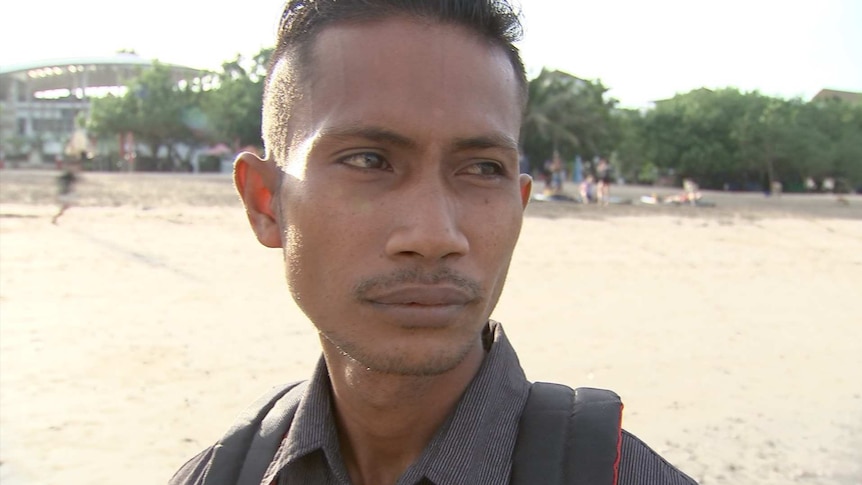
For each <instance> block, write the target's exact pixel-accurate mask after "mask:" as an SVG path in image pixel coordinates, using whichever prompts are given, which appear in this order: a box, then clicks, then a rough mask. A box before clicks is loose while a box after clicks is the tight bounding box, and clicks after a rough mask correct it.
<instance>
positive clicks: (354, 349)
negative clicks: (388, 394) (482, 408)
mask: <svg viewBox="0 0 862 485" xmlns="http://www.w3.org/2000/svg"><path fill="white" fill-rule="evenodd" d="M479 328H480V330H479V331H478V332H477V333H476V335H475V338H472V339H471V338H465V339H464V340H462V341H458V342H457V346H454V345H453V346H446V347H444V348H435V349H418V350H416V349H409V348H394V349H393V348H389V349H385V350H379V349H371V348H367V347H365V346H363V345H361V344H360V343H358V342H357V341H356V340H355V339H350V338H342V337H341V336H340V335H338V333H337V332H334V333H333V332H330V333H324V332H323V331H319V334H320V338H321V342H322V343H323V344H324V346H326V345H327V343H328V344H329V345H331V346H332V347H334V348H335V350H336V351H337V352H338V353H339V354H340V355H341V356H343V357H345V358H347V359H349V360H350V361H352V362H353V363H355V364H358V366H360V367H361V368H362V369H364V370H365V371H367V372H374V373H378V374H389V375H396V376H404V377H434V376H439V375H442V374H445V373H447V372H449V371H451V370H452V369H455V368H456V367H458V366H459V365H460V364H461V363H462V362H464V359H465V358H466V357H467V355H468V354H469V353H470V351H471V350H472V349H473V347H474V346H476V345H481V327H479ZM416 338H417V339H421V338H422V336H420V335H417V336H416Z"/></svg>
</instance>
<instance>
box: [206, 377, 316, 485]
mask: <svg viewBox="0 0 862 485" xmlns="http://www.w3.org/2000/svg"><path fill="white" fill-rule="evenodd" d="M305 387H306V383H305V382H294V383H291V384H288V385H287V386H284V387H280V388H274V389H273V390H272V391H270V392H269V393H267V394H265V395H263V396H261V397H260V398H259V399H258V400H257V401H255V403H254V404H252V405H251V406H249V407H248V408H247V409H246V410H245V411H244V412H243V413H242V414H241V415H240V416H239V418H237V420H236V422H235V423H234V425H233V426H232V427H231V429H230V430H229V431H228V432H227V433H225V435H224V436H223V437H222V439H220V440H219V442H218V443H217V444H216V445H215V447H213V452H212V456H211V458H210V460H209V466H208V469H207V471H206V474H205V476H204V480H203V483H204V484H213V485H224V484H239V485H245V483H254V485H259V484H260V480H261V479H262V478H263V474H264V473H265V472H266V469H267V467H268V466H269V463H270V461H271V460H272V458H273V456H275V452H276V451H277V450H278V447H279V445H280V444H281V440H282V438H283V437H284V434H285V433H286V432H287V429H288V427H289V426H290V423H291V422H292V421H293V415H294V413H295V412H296V408H297V405H298V404H299V400H300V398H301V397H302V394H303V392H304V390H305ZM255 476H256V477H257V478H256V481H255V478H254V477H255ZM241 480H242V481H241Z"/></svg>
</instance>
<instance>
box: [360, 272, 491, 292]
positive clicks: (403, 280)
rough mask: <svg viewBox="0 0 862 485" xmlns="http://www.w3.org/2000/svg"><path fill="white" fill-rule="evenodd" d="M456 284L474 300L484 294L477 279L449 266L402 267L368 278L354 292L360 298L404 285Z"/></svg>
mask: <svg viewBox="0 0 862 485" xmlns="http://www.w3.org/2000/svg"><path fill="white" fill-rule="evenodd" d="M440 284H446V285H451V286H454V287H456V288H458V289H460V290H461V291H463V292H464V293H466V294H468V295H470V298H471V299H472V300H475V299H478V298H479V296H480V295H481V294H482V286H481V285H480V284H479V283H478V282H477V281H476V280H473V279H471V278H468V277H466V276H463V275H461V274H459V273H457V272H455V271H453V270H451V269H449V268H444V269H441V270H437V271H431V272H429V271H427V270H423V269H419V268H412V269H400V270H397V271H394V272H392V273H389V274H384V275H379V276H374V277H371V278H368V279H366V280H364V281H362V282H360V283H359V284H357V285H356V286H355V287H354V288H353V294H354V296H356V298H358V299H360V300H366V299H368V296H369V295H370V294H373V293H379V292H382V291H386V290H388V289H391V288H397V287H399V286H403V285H440Z"/></svg>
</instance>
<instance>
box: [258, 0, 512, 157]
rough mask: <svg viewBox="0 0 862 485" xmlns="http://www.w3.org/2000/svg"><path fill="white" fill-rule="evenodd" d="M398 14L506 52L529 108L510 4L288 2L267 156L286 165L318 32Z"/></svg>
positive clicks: (267, 103) (267, 125)
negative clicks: (291, 126) (284, 65)
mask: <svg viewBox="0 0 862 485" xmlns="http://www.w3.org/2000/svg"><path fill="white" fill-rule="evenodd" d="M396 16H406V17H413V18H417V19H421V20H429V21H433V22H437V23H440V24H451V25H457V26H461V27H465V28H466V29H467V30H468V31H470V32H473V33H475V34H477V35H478V36H479V37H480V38H482V39H485V40H487V41H489V42H490V43H491V44H492V45H495V46H498V47H500V48H502V49H503V50H504V51H505V53H506V55H507V56H508V58H509V61H510V62H511V64H512V69H513V70H514V73H515V77H516V79H517V80H518V84H519V87H520V91H521V98H522V105H525V104H526V98H527V77H526V73H525V70H524V63H523V61H522V60H521V55H520V53H519V52H518V48H517V47H515V46H514V43H515V42H517V41H518V40H520V38H521V35H522V27H521V20H520V14H519V12H517V11H516V10H515V9H514V8H513V7H512V6H511V5H510V4H509V2H508V0H288V1H287V3H286V4H285V6H284V11H283V13H282V16H281V22H280V23H279V28H278V40H277V42H276V46H275V51H274V52H273V54H272V57H271V59H270V62H269V67H268V69H267V81H266V83H265V86H266V87H265V89H264V95H263V138H264V141H265V143H266V145H267V156H270V155H272V154H274V155H275V157H276V159H277V161H278V162H279V163H283V162H284V161H285V160H283V159H282V158H283V157H284V156H285V153H284V152H283V150H285V149H286V148H287V145H288V143H289V140H288V138H287V137H288V132H289V130H288V126H287V125H288V123H287V121H288V120H289V118H290V111H291V108H292V106H293V103H294V102H295V101H296V99H297V97H298V94H299V92H298V89H299V87H300V84H301V83H302V82H303V80H304V78H303V75H304V74H305V73H304V72H303V69H304V68H305V67H307V66H308V65H309V61H310V59H311V46H312V44H313V41H314V39H315V37H316V36H317V34H318V33H319V32H320V31H321V30H323V29H324V28H326V27H328V26H331V25H333V24H336V23H343V22H352V23H361V22H371V21H375V20H383V19H387V18H391V17H396ZM282 61H287V62H290V64H291V66H290V67H289V69H291V76H290V78H289V80H288V81H287V82H286V83H280V84H279V85H273V84H272V82H271V81H272V79H274V76H273V74H274V73H275V70H276V68H277V66H278V65H279V64H280V63H281V62H282ZM273 145H275V146H273ZM274 148H275V151H274V152H273V149H274Z"/></svg>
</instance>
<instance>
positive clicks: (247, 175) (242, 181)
mask: <svg viewBox="0 0 862 485" xmlns="http://www.w3.org/2000/svg"><path fill="white" fill-rule="evenodd" d="M280 180H281V177H280V169H279V168H278V166H277V165H276V164H275V163H274V162H269V161H265V160H261V159H260V158H258V157H257V156H256V155H254V154H252V153H248V152H243V153H240V154H239V155H238V156H237V158H236V161H235V162H234V169H233V181H234V185H235V186H236V190H237V192H239V196H240V198H241V199H242V203H243V204H244V205H245V212H246V214H247V215H248V221H249V222H250V223H251V228H252V230H254V233H255V235H256V236H257V240H258V241H260V243H261V244H263V245H264V246H266V247H270V248H280V247H281V246H282V243H281V228H280V225H279V221H278V215H277V214H276V213H275V211H274V210H273V204H272V201H273V197H277V196H278V190H279V187H280Z"/></svg>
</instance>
